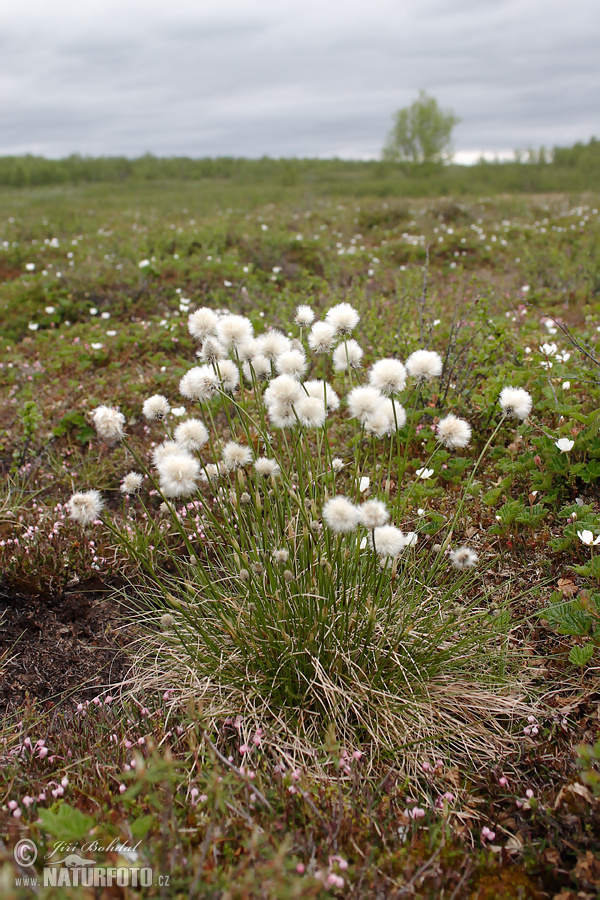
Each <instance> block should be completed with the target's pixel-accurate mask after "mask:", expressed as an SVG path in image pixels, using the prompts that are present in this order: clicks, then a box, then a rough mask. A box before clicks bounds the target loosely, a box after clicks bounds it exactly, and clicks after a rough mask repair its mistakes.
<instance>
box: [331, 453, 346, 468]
mask: <svg viewBox="0 0 600 900" xmlns="http://www.w3.org/2000/svg"><path fill="white" fill-rule="evenodd" d="M331 468H332V469H333V471H334V472H341V471H342V469H343V468H344V460H343V459H340V458H339V456H335V457H334V458H333V459H332V460H331Z"/></svg>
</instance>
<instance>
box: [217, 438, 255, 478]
mask: <svg viewBox="0 0 600 900" xmlns="http://www.w3.org/2000/svg"><path fill="white" fill-rule="evenodd" d="M223 461H224V462H225V465H226V466H227V467H228V469H229V470H230V471H231V470H232V469H239V468H243V467H244V466H249V465H250V463H251V462H252V450H251V449H250V447H245V446H244V445H242V444H237V443H236V442H235V441H228V442H227V443H226V444H225V446H224V447H223Z"/></svg>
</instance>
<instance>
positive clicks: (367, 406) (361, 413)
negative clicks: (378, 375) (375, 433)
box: [348, 387, 384, 424]
mask: <svg viewBox="0 0 600 900" xmlns="http://www.w3.org/2000/svg"><path fill="white" fill-rule="evenodd" d="M383 400H384V397H383V394H381V393H380V391H378V390H376V389H375V388H374V387H356V388H354V389H353V390H352V391H350V393H349V394H348V409H349V410H350V415H351V416H352V417H353V418H355V419H359V420H360V421H361V422H362V423H363V424H364V423H365V422H366V420H367V419H368V418H369V416H372V415H373V413H374V412H375V411H376V409H377V407H378V406H379V405H380V403H382V402H383Z"/></svg>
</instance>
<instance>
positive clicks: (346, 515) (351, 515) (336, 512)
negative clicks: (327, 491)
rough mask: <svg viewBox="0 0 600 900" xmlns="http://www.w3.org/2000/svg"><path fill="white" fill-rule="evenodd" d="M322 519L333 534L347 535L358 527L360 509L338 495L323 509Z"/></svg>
mask: <svg viewBox="0 0 600 900" xmlns="http://www.w3.org/2000/svg"><path fill="white" fill-rule="evenodd" d="M323 518H324V520H325V524H326V525H327V527H328V528H329V529H330V530H331V531H333V533H334V534H348V533H349V532H351V531H355V530H356V528H357V527H358V524H359V522H360V509H359V508H358V506H355V504H354V503H352V502H351V501H350V500H348V498H347V497H342V496H340V495H338V496H337V497H333V498H332V499H331V500H328V501H327V503H326V504H325V506H324V507H323Z"/></svg>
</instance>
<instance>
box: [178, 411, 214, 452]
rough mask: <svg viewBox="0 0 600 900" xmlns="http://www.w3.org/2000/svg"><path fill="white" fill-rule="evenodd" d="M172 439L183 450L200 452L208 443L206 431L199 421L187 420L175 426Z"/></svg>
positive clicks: (202, 423)
mask: <svg viewBox="0 0 600 900" xmlns="http://www.w3.org/2000/svg"><path fill="white" fill-rule="evenodd" d="M173 437H174V438H175V440H176V442H177V443H178V444H180V445H181V447H183V449H184V450H188V451H192V450H200V448H201V447H204V445H205V444H206V443H208V429H207V427H206V425H205V424H204V422H201V421H200V419H188V420H187V422H182V423H181V425H178V426H177V428H176V429H175V433H174V435H173Z"/></svg>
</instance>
